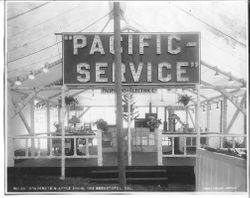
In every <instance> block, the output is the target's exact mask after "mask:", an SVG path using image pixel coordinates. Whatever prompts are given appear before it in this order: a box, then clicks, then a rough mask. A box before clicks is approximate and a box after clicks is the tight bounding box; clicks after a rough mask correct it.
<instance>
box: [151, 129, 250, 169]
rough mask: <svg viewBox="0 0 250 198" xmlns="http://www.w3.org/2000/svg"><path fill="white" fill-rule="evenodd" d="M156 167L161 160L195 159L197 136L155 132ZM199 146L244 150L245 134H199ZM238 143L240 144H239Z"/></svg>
mask: <svg viewBox="0 0 250 198" xmlns="http://www.w3.org/2000/svg"><path fill="white" fill-rule="evenodd" d="M156 133H157V158H158V165H162V163H163V162H162V160H163V158H169V157H196V156H197V155H196V142H197V138H198V136H197V134H176V135H174V134H167V133H162V131H160V130H157V131H156ZM199 137H200V145H201V146H203V147H205V146H207V147H212V148H233V149H235V148H246V137H247V136H246V134H215V133H214V134H208V133H206V134H200V136H199ZM239 142H240V143H239Z"/></svg>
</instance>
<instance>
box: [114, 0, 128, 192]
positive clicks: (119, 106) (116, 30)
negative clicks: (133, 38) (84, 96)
mask: <svg viewBox="0 0 250 198" xmlns="http://www.w3.org/2000/svg"><path fill="white" fill-rule="evenodd" d="M113 13H114V48H115V87H116V127H117V148H118V169H119V184H120V187H121V189H122V190H125V186H126V174H125V166H124V141H123V134H122V131H123V126H122V116H123V112H122V82H121V32H120V2H114V12H113Z"/></svg>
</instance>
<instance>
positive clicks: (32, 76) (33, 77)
mask: <svg viewBox="0 0 250 198" xmlns="http://www.w3.org/2000/svg"><path fill="white" fill-rule="evenodd" d="M29 79H31V80H33V79H35V76H34V74H33V72H30V74H29Z"/></svg>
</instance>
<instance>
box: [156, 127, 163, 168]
mask: <svg viewBox="0 0 250 198" xmlns="http://www.w3.org/2000/svg"><path fill="white" fill-rule="evenodd" d="M156 137H157V165H158V166H162V131H161V130H159V129H156Z"/></svg>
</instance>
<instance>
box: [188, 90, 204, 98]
mask: <svg viewBox="0 0 250 198" xmlns="http://www.w3.org/2000/svg"><path fill="white" fill-rule="evenodd" d="M185 91H188V92H191V93H193V94H195V95H197V92H195V91H192V90H185ZM200 97H202V98H204V99H208V98H207V97H206V96H204V95H202V94H200Z"/></svg>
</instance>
